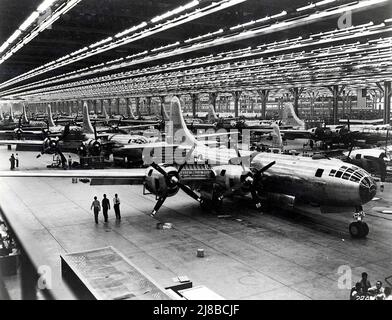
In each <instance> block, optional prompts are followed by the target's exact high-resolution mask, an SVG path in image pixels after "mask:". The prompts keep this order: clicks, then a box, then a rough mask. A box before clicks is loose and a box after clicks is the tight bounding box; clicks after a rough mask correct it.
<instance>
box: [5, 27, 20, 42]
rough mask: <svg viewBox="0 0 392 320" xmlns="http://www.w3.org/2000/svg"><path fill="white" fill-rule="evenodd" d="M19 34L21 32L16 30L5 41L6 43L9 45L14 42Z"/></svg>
mask: <svg viewBox="0 0 392 320" xmlns="http://www.w3.org/2000/svg"><path fill="white" fill-rule="evenodd" d="M21 34H22V31H20V30H19V29H17V30H16V31H15V32H14V33H13V34H12V35H11V36H10V37H9V38H8V39H7V42H8V43H9V44H11V43H12V42H14V41H15V40H16V39H17V38H18V37H19V36H20V35H21Z"/></svg>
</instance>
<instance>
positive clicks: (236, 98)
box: [231, 91, 241, 117]
mask: <svg viewBox="0 0 392 320" xmlns="http://www.w3.org/2000/svg"><path fill="white" fill-rule="evenodd" d="M231 94H232V95H233V98H234V117H238V115H239V112H238V110H239V102H240V97H241V91H234V92H232V93H231Z"/></svg>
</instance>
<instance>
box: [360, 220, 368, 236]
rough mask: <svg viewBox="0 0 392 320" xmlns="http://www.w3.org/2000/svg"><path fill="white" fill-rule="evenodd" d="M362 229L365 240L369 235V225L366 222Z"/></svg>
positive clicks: (363, 223)
mask: <svg viewBox="0 0 392 320" xmlns="http://www.w3.org/2000/svg"><path fill="white" fill-rule="evenodd" d="M362 229H363V235H362V237H363V238H365V237H366V236H367V235H368V234H369V226H368V225H367V223H366V222H362Z"/></svg>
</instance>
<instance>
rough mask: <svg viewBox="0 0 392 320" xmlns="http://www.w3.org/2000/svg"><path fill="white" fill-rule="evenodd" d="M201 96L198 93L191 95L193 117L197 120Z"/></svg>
mask: <svg viewBox="0 0 392 320" xmlns="http://www.w3.org/2000/svg"><path fill="white" fill-rule="evenodd" d="M198 97H199V95H198V94H197V93H191V99H192V116H193V117H194V118H196V114H197V99H198Z"/></svg>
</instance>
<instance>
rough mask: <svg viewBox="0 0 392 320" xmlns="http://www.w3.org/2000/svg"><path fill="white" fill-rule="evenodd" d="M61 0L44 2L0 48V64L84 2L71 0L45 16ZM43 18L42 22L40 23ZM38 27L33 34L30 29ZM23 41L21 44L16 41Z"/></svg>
mask: <svg viewBox="0 0 392 320" xmlns="http://www.w3.org/2000/svg"><path fill="white" fill-rule="evenodd" d="M58 1H59V0H44V1H43V2H42V3H41V4H40V5H39V6H38V8H37V9H36V10H35V11H33V13H32V14H31V15H30V16H29V17H28V18H27V19H26V20H25V21H24V22H23V23H22V24H21V25H20V26H19V28H18V29H16V31H15V32H14V33H13V34H12V35H11V36H10V37H9V38H8V39H7V40H6V41H5V42H4V43H3V44H2V45H1V46H0V54H1V53H3V52H5V51H6V49H8V51H7V52H6V53H5V54H3V55H2V56H0V64H2V63H3V62H4V61H6V60H8V59H9V58H10V57H11V56H12V55H13V54H15V53H16V52H17V51H19V50H20V49H21V48H22V47H23V46H25V45H26V44H27V43H29V42H30V41H31V40H33V39H34V38H35V37H36V36H37V35H38V34H39V33H40V32H42V31H44V30H45V29H46V28H48V27H49V26H51V25H52V24H53V23H54V22H55V21H56V20H57V19H59V18H60V16H61V15H63V14H64V13H66V12H68V11H69V10H71V9H72V8H73V7H74V6H76V5H77V4H78V3H79V2H80V1H82V0H69V1H67V2H65V3H63V5H62V6H60V7H58V8H57V9H56V11H55V12H51V13H49V14H48V15H47V16H45V12H46V11H47V10H48V9H49V8H50V7H52V6H53V5H54V4H55V3H56V2H58ZM40 18H42V21H40ZM33 26H36V27H35V28H34V29H33V30H32V31H31V32H27V30H28V29H30V28H32V27H33ZM18 39H21V40H20V41H19V42H17V41H16V40H18Z"/></svg>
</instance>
